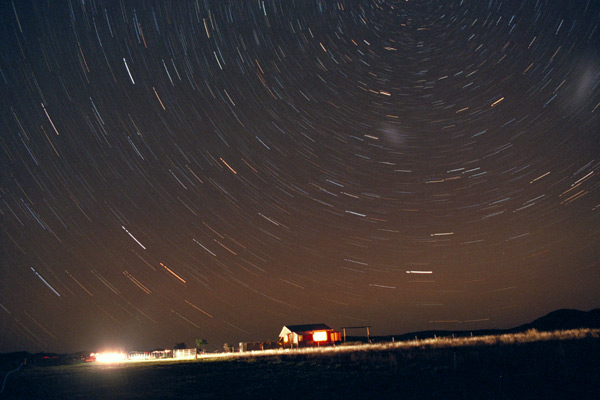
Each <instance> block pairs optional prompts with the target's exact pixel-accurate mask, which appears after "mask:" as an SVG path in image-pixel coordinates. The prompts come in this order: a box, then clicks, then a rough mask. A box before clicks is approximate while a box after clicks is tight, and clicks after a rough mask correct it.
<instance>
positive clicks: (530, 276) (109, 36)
mask: <svg viewBox="0 0 600 400" xmlns="http://www.w3.org/2000/svg"><path fill="white" fill-rule="evenodd" d="M0 7H1V9H0V12H1V13H0V18H1V20H0V32H1V33H0V57H1V58H0V87H1V93H2V95H1V96H0V97H1V98H0V158H1V160H2V161H1V162H2V165H1V171H2V174H1V178H2V180H1V188H0V189H1V192H0V194H1V201H0V213H1V218H2V220H1V221H2V224H1V227H2V238H1V240H2V241H1V243H2V247H1V265H0V351H2V352H5V351H13V350H29V351H32V352H37V351H57V352H67V351H77V350H83V349H90V350H100V349H102V348H105V347H114V348H117V347H120V348H123V349H129V350H132V349H148V348H154V347H170V346H173V344H174V343H176V342H182V341H185V342H187V343H188V345H190V346H191V345H192V344H193V342H194V339H195V338H206V339H207V340H208V342H209V343H211V344H212V345H213V346H215V347H217V348H219V347H221V345H222V343H224V342H229V343H237V342H239V341H247V340H260V339H275V338H276V337H277V335H278V333H279V330H280V329H281V327H282V325H284V324H302V323H316V322H324V323H327V324H329V325H330V326H332V327H334V328H339V327H341V326H349V325H352V326H355V325H372V327H373V328H372V330H371V332H372V333H373V334H399V333H406V332H410V331H416V330H425V329H461V330H463V329H480V328H508V327H512V326H516V325H519V324H522V323H525V322H529V321H530V320H532V319H535V318H537V317H539V316H542V315H544V314H546V313H548V312H550V311H552V310H554V309H557V308H577V309H582V310H588V309H591V308H595V307H598V306H599V305H600V135H599V134H598V132H599V131H600V53H599V51H598V43H600V3H599V2H597V1H594V0H574V1H553V0H552V1H551V0H547V1H542V0H538V1H533V0H532V1H507V0H489V1H479V0H464V1H459V0H456V1H447V0H429V1H399V0H396V1H384V0H338V1H328V0H285V1H284V0H281V1H275V0H247V1H222V0H218V1H217V0H215V1H209V0H204V1H201V0H200V1H173V2H167V1H159V0H156V1H120V2H117V1H87V0H86V1H83V0H77V1H76V0H71V1H37V0H36V1H25V0H24V1H20V0H19V1H16V0H6V1H3V2H2V4H1V5H0Z"/></svg>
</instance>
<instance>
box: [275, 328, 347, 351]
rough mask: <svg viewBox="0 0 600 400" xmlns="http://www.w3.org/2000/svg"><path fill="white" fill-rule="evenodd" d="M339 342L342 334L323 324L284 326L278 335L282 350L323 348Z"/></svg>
mask: <svg viewBox="0 0 600 400" xmlns="http://www.w3.org/2000/svg"><path fill="white" fill-rule="evenodd" d="M341 340H342V334H341V333H340V332H339V331H336V330H334V329H331V328H330V327H328V326H327V325H325V324H308V325H286V326H284V327H283V329H282V330H281V333H280V334H279V342H280V343H281V345H282V346H283V347H284V348H291V347H311V346H323V345H329V344H334V343H335V342H339V341H341Z"/></svg>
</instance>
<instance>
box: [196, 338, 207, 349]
mask: <svg viewBox="0 0 600 400" xmlns="http://www.w3.org/2000/svg"><path fill="white" fill-rule="evenodd" d="M207 344H208V342H207V341H206V339H196V348H197V349H198V350H202V347H203V346H206V345H207Z"/></svg>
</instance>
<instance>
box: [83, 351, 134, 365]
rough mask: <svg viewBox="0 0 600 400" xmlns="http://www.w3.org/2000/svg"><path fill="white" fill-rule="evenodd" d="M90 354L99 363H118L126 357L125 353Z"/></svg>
mask: <svg viewBox="0 0 600 400" xmlns="http://www.w3.org/2000/svg"><path fill="white" fill-rule="evenodd" d="M91 356H93V357H96V361H98V362H101V363H118V362H122V361H125V360H126V359H127V355H126V354H125V353H92V354H91Z"/></svg>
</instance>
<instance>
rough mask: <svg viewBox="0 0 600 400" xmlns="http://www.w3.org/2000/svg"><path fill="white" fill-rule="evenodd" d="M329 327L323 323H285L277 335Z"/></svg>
mask: <svg viewBox="0 0 600 400" xmlns="http://www.w3.org/2000/svg"><path fill="white" fill-rule="evenodd" d="M329 329H331V328H330V327H328V326H327V325H325V324H305V325H285V326H284V327H283V329H282V330H281V333H280V334H279V337H281V336H283V335H287V334H289V333H292V332H294V333H301V332H313V331H322V330H329Z"/></svg>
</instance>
